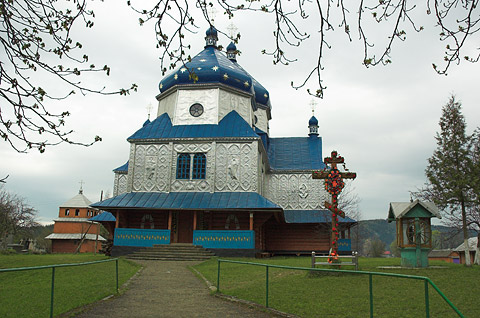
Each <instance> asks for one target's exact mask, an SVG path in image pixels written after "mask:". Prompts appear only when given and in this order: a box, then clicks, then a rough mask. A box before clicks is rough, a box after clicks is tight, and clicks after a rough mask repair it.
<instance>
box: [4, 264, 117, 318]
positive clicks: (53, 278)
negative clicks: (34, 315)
mask: <svg viewBox="0 0 480 318" xmlns="http://www.w3.org/2000/svg"><path fill="white" fill-rule="evenodd" d="M113 261H115V283H116V286H115V287H116V289H115V291H116V292H117V293H118V258H113V259H105V260H101V261H93V262H85V263H74V264H56V265H44V266H32V267H17V268H4V269H0V273H2V272H20V271H30V270H37V269H47V268H51V269H52V286H51V293H50V318H52V317H53V304H54V294H55V268H57V267H72V266H82V265H91V264H98V263H105V262H113Z"/></svg>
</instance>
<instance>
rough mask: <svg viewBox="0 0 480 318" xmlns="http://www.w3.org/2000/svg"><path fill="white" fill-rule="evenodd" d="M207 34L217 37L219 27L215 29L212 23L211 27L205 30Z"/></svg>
mask: <svg viewBox="0 0 480 318" xmlns="http://www.w3.org/2000/svg"><path fill="white" fill-rule="evenodd" d="M205 35H206V36H216V37H218V32H217V29H215V27H214V26H213V25H212V26H211V27H209V28H208V29H207V31H206V32H205Z"/></svg>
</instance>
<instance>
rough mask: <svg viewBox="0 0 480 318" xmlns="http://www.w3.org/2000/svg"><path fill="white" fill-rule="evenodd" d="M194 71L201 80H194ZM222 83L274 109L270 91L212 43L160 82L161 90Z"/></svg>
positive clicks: (161, 91)
mask: <svg viewBox="0 0 480 318" xmlns="http://www.w3.org/2000/svg"><path fill="white" fill-rule="evenodd" d="M191 72H194V73H195V75H196V76H197V77H198V80H196V81H194V79H193V78H192V75H191ZM205 83H221V84H225V85H227V86H231V87H234V88H236V89H239V90H242V91H244V92H248V93H250V94H252V95H254V97H255V102H256V103H259V104H262V105H264V106H266V107H269V108H271V105H270V95H269V94H268V91H267V90H266V89H265V88H264V87H263V86H262V85H261V84H260V83H258V82H257V81H256V80H255V79H254V78H253V77H252V76H251V75H250V74H248V73H247V72H246V71H245V70H244V69H243V68H242V67H241V66H240V65H239V64H238V63H236V62H235V61H232V60H229V59H228V58H227V57H226V56H225V54H223V53H222V52H220V51H219V50H218V49H216V48H215V47H213V46H207V47H205V49H204V50H203V51H202V52H200V53H199V54H197V55H196V56H195V57H193V58H192V60H191V61H190V62H187V63H185V65H182V66H180V67H179V68H177V69H176V70H174V71H173V72H172V73H170V74H169V75H167V76H165V77H164V78H163V79H162V80H161V81H160V84H159V89H160V93H163V92H165V91H166V90H168V89H169V88H171V87H173V86H175V85H193V84H205Z"/></svg>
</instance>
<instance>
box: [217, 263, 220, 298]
mask: <svg viewBox="0 0 480 318" xmlns="http://www.w3.org/2000/svg"><path fill="white" fill-rule="evenodd" d="M217 262H218V269H217V293H219V292H220V259H217Z"/></svg>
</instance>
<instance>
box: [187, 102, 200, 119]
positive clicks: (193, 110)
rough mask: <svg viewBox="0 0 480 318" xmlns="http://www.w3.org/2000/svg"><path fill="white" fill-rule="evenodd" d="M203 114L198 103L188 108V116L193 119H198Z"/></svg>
mask: <svg viewBox="0 0 480 318" xmlns="http://www.w3.org/2000/svg"><path fill="white" fill-rule="evenodd" d="M202 114H203V106H202V105H201V104H199V103H195V104H193V105H192V106H190V115H192V116H193V117H199V116H201V115H202Z"/></svg>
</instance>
